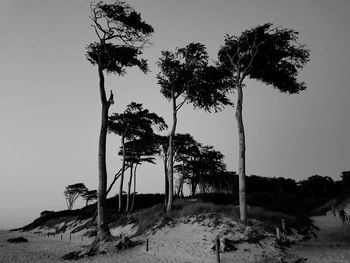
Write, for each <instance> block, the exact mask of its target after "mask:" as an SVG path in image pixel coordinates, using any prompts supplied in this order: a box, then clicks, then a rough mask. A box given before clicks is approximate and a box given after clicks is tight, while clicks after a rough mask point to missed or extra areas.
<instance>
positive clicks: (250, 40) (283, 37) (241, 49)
mask: <svg viewBox="0 0 350 263" xmlns="http://www.w3.org/2000/svg"><path fill="white" fill-rule="evenodd" d="M218 57H219V63H220V66H221V68H222V69H223V70H226V73H227V76H228V81H230V82H231V83H232V89H233V88H235V89H236V91H237V102H236V120H237V126H238V136H239V157H238V158H239V160H238V174H239V203H240V219H241V221H242V222H243V223H246V221H247V204H246V197H245V192H246V190H245V176H246V165H245V151H246V144H245V132H244V125H243V116H242V109H243V87H245V83H244V81H245V80H246V79H247V78H250V79H255V80H258V81H260V82H262V83H264V84H266V85H270V86H272V87H274V88H276V89H278V90H279V91H281V92H284V93H289V94H294V93H299V92H300V91H303V90H304V89H305V88H306V86H305V83H304V82H299V81H298V79H297V76H298V72H299V70H300V69H302V68H303V66H304V65H305V64H306V62H307V61H308V60H309V50H307V49H306V48H305V46H304V45H301V44H299V42H298V33H297V32H296V31H294V30H292V29H284V28H281V27H273V26H272V24H264V25H260V26H257V27H254V28H252V29H249V30H246V31H244V32H243V33H242V34H241V35H240V36H229V35H226V37H225V41H224V44H223V45H222V47H221V48H220V50H219V52H218Z"/></svg>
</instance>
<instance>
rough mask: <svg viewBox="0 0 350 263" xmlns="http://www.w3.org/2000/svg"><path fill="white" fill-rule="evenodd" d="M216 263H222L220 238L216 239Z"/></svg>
mask: <svg viewBox="0 0 350 263" xmlns="http://www.w3.org/2000/svg"><path fill="white" fill-rule="evenodd" d="M215 250H216V262H218V263H220V239H219V236H217V237H216V239H215Z"/></svg>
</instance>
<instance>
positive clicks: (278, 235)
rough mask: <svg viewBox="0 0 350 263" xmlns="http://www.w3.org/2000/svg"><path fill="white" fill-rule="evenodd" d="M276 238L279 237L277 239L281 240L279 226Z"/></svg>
mask: <svg viewBox="0 0 350 263" xmlns="http://www.w3.org/2000/svg"><path fill="white" fill-rule="evenodd" d="M276 238H277V240H280V239H281V235H280V229H279V227H276Z"/></svg>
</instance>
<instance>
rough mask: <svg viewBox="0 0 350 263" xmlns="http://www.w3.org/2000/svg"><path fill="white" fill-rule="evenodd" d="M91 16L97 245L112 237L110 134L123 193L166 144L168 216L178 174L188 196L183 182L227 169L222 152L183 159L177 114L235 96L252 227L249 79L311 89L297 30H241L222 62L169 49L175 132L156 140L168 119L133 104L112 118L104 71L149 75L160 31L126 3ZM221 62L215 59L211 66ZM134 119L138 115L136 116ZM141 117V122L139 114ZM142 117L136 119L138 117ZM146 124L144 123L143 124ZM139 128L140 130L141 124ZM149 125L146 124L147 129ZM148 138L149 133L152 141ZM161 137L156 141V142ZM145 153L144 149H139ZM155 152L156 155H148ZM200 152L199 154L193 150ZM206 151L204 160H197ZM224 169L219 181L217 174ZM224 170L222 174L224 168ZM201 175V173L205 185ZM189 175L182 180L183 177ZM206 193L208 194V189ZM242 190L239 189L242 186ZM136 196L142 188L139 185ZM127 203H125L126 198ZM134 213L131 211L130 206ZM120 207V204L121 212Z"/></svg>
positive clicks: (195, 46)
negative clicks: (97, 112) (147, 54)
mask: <svg viewBox="0 0 350 263" xmlns="http://www.w3.org/2000/svg"><path fill="white" fill-rule="evenodd" d="M90 19H91V21H92V28H93V30H94V32H95V34H96V37H97V41H96V42H93V43H91V44H89V45H88V46H87V48H86V57H87V59H88V61H89V62H91V63H92V65H94V66H96V67H97V73H98V78H99V85H98V86H99V87H98V88H99V92H100V100H101V129H100V135H99V143H98V145H99V148H98V178H99V184H98V191H97V193H98V198H97V236H96V240H95V243H96V244H98V243H99V242H100V241H107V240H110V239H111V235H110V232H109V229H108V222H107V218H106V197H107V192H108V190H110V188H109V189H107V170H106V137H107V133H108V132H112V133H115V134H117V135H119V136H120V137H121V145H122V148H121V152H120V154H121V155H122V156H123V158H122V160H123V162H122V168H121V170H120V171H119V172H118V173H117V174H116V175H115V177H114V179H115V180H113V181H114V182H115V181H116V180H117V179H118V178H120V189H119V190H120V191H119V195H122V185H123V180H124V176H125V174H124V173H125V171H126V169H130V176H129V183H128V192H130V191H131V190H130V189H131V179H132V178H133V177H134V183H135V182H136V180H135V179H136V168H137V167H138V166H139V165H140V164H141V163H142V162H145V161H148V162H152V161H153V159H152V157H151V156H150V155H148V154H149V153H150V152H151V151H152V147H153V146H150V145H149V142H150V141H152V140H156V139H158V142H159V140H160V141H162V142H163V144H162V145H161V146H160V147H158V148H157V149H156V148H155V149H154V150H155V151H156V150H158V151H159V152H160V155H162V157H163V160H164V171H165V172H164V173H165V185H166V189H167V191H166V195H167V198H166V203H167V206H166V207H167V208H166V211H167V214H168V215H171V212H172V209H173V198H174V189H175V180H174V174H175V173H177V174H179V175H181V176H179V178H180V179H179V180H178V181H177V183H176V184H177V185H176V186H177V187H176V188H177V194H181V193H182V192H181V190H182V186H183V184H184V182H191V187H193V189H192V192H195V191H196V188H197V187H199V188H200V187H204V184H203V182H204V181H207V182H209V181H210V180H213V181H215V182H217V181H220V179H219V178H220V176H221V177H224V176H226V175H227V174H226V175H225V172H226V171H225V169H223V168H224V167H223V166H224V165H223V164H222V163H220V154H219V153H218V152H217V151H215V150H214V149H213V148H212V147H211V146H199V145H197V146H198V147H196V146H194V147H192V146H193V145H192V146H191V145H189V146H188V148H186V147H185V148H186V149H183V150H184V151H185V152H186V151H187V152H186V153H184V154H182V155H181V156H180V155H178V153H177V152H176V151H177V150H176V147H180V148H181V147H182V145H181V146H180V145H178V142H179V140H180V139H179V135H178V134H177V133H176V128H177V124H178V121H180V120H178V112H179V111H180V110H181V108H182V106H183V105H185V104H191V105H192V106H193V107H194V108H201V109H203V110H205V111H207V112H212V111H215V112H217V111H220V110H222V109H223V108H224V107H227V106H233V102H232V101H231V100H230V96H231V94H232V93H236V103H235V105H234V106H235V108H236V113H235V117H236V121H237V126H238V141H239V144H238V145H239V149H238V151H239V160H238V189H239V190H238V192H239V204H240V219H241V221H242V222H243V223H246V222H247V214H246V212H247V205H246V186H245V185H246V165H245V151H246V146H245V130H244V124H243V115H242V112H243V90H244V88H245V87H246V84H245V81H246V80H247V79H248V78H249V79H255V80H258V81H259V82H261V83H262V84H265V85H268V86H271V87H273V88H275V89H277V90H279V91H280V92H283V93H288V94H294V93H299V92H300V91H302V90H304V89H305V88H306V86H305V84H304V83H303V82H300V81H298V79H297V76H298V73H299V71H300V70H301V69H302V68H303V66H304V65H305V64H306V63H307V61H308V60H309V50H308V49H306V48H305V46H304V45H301V44H300V43H299V42H298V32H296V31H294V30H292V29H285V28H282V27H275V26H273V25H272V24H270V23H267V24H263V25H258V26H256V27H254V28H251V29H248V30H246V31H244V32H242V33H241V34H240V35H226V36H224V41H223V43H222V45H221V47H220V48H219V50H218V56H217V58H216V59H214V60H213V59H211V58H209V56H208V53H207V51H206V47H205V45H203V44H202V43H189V44H188V45H186V46H185V47H179V48H177V49H175V50H174V51H169V50H167V51H162V52H161V56H160V58H159V60H158V63H157V64H158V67H159V73H158V74H157V81H158V84H159V86H160V92H161V94H162V95H163V96H164V97H165V98H166V99H167V100H168V101H169V102H170V107H171V109H172V121H171V124H170V126H169V130H168V134H167V135H166V136H165V137H161V136H159V137H157V136H151V137H149V136H148V135H149V134H151V130H152V129H153V128H156V129H159V130H165V129H167V126H166V124H165V123H164V121H163V119H162V118H161V117H159V116H158V115H156V114H153V115H152V114H151V113H149V112H148V111H147V110H144V109H142V108H141V104H139V103H131V104H130V105H129V106H128V108H127V109H126V110H125V112H124V113H122V114H112V115H111V116H110V115H109V108H110V106H111V105H112V104H113V103H114V95H113V92H112V91H110V94H109V97H107V93H108V92H107V91H106V87H105V74H106V73H114V74H117V75H119V76H123V75H124V74H126V70H127V68H129V67H138V68H139V69H140V70H141V71H142V72H144V73H147V72H148V71H149V69H148V64H147V60H146V59H144V58H141V55H142V52H143V49H144V48H145V47H147V46H149V43H150V37H151V35H152V34H153V32H154V30H153V27H152V26H151V25H150V24H148V23H147V22H145V21H144V20H143V19H142V18H141V14H140V13H138V12H136V11H135V10H134V9H133V8H132V7H131V6H130V5H128V4H127V3H126V2H124V1H120V0H117V1H116V2H115V3H113V4H105V3H103V2H102V1H100V2H98V3H92V4H91V5H90ZM211 61H214V62H211ZM134 114H135V115H134ZM137 114H139V115H138V117H137V116H136V115H137ZM133 118H136V119H133ZM141 120H142V121H141ZM134 124H135V126H134ZM143 125H144V126H143ZM146 134H147V136H148V137H147V136H146ZM152 137H154V138H152ZM140 149H143V150H140ZM145 150H147V151H150V152H146V151H145ZM191 151H193V152H191ZM198 154H199V155H198ZM208 158H211V159H212V160H217V162H216V163H215V164H214V167H211V166H210V165H209V166H206V165H207V164H208V163H207V162H206V160H207V159H208ZM214 168H215V169H216V168H217V169H218V171H219V172H222V173H221V174H220V173H218V174H217V176H216V177H215V179H213V178H214V177H213V176H212V171H213V169H214ZM220 169H221V170H222V171H220ZM198 174H201V176H200V180H204V181H200V180H199V177H197V175H198ZM181 178H182V179H181ZM214 185H215V184H212V186H210V187H209V188H208V189H206V190H207V191H209V189H210V188H212V187H214V188H212V189H215V187H216V188H218V189H220V188H221V189H224V185H223V184H221V183H218V184H217V185H216V186H214ZM202 190H203V189H202ZM235 190H236V189H235ZM134 191H135V187H134ZM119 202H121V198H119ZM128 202H129V204H128V205H127V209H129V206H132V201H131V203H130V200H129V201H128ZM120 208H121V205H120V204H119V209H120Z"/></svg>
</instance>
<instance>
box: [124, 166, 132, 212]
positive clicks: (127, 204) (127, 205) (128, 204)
mask: <svg viewBox="0 0 350 263" xmlns="http://www.w3.org/2000/svg"><path fill="white" fill-rule="evenodd" d="M132 172H133V164H131V166H130V177H129V182H128V195H127V196H126V207H125V212H129V207H130V193H131V182H132Z"/></svg>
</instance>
